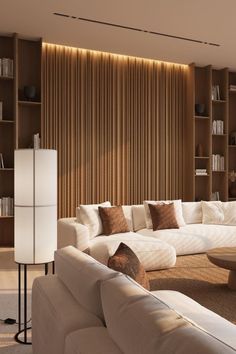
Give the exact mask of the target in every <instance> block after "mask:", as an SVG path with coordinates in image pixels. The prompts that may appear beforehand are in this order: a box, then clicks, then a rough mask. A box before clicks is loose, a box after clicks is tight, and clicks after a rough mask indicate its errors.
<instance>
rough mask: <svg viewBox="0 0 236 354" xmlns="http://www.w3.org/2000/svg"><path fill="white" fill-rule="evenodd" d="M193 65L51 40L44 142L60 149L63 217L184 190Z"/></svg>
mask: <svg viewBox="0 0 236 354" xmlns="http://www.w3.org/2000/svg"><path fill="white" fill-rule="evenodd" d="M187 71H188V67H187V66H184V65H176V64H169V63H163V62H157V61H151V60H144V59H140V58H131V57H125V56H117V55H113V54H107V53H100V52H93V51H85V50H80V49H75V48H70V47H63V46H56V45H51V44H46V43H44V45H43V84H44V89H43V92H44V114H43V122H42V143H43V146H44V147H45V148H55V149H57V150H58V169H59V171H58V172H59V186H58V204H59V205H58V206H59V217H66V216H73V215H75V208H76V206H77V205H79V204H80V203H83V204H88V203H98V202H102V201H105V200H110V201H111V202H112V203H114V204H135V203H142V202H143V200H145V199H170V198H171V199H173V198H181V197H183V126H184V105H185V95H186V79H187Z"/></svg>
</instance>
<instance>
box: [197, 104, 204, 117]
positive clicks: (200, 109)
mask: <svg viewBox="0 0 236 354" xmlns="http://www.w3.org/2000/svg"><path fill="white" fill-rule="evenodd" d="M204 112H205V104H204V103H196V104H195V113H196V114H197V115H199V116H203V115H204Z"/></svg>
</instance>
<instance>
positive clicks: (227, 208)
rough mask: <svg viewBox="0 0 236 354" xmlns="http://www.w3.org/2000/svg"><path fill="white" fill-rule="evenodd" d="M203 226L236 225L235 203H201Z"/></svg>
mask: <svg viewBox="0 0 236 354" xmlns="http://www.w3.org/2000/svg"><path fill="white" fill-rule="evenodd" d="M201 203H202V214H203V217H202V222H203V224H218V225H231V226H234V225H236V202H235V201H232V202H221V201H219V200H218V201H210V202H205V201H202V202H201Z"/></svg>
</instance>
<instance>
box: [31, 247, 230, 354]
mask: <svg viewBox="0 0 236 354" xmlns="http://www.w3.org/2000/svg"><path fill="white" fill-rule="evenodd" d="M55 267H56V275H49V276H43V277H39V278H37V279H36V280H35V281H34V283H33V289H32V339H33V353H34V354H121V353H125V354H156V353H158V354H176V353H178V354H189V353H191V354H200V353H204V354H233V353H236V327H235V325H233V324H232V323H230V322H228V321H227V320H225V319H223V318H222V317H220V316H218V315H216V314H215V313H213V312H211V311H209V310H207V309H206V308H204V307H202V306H201V305H199V304H198V303H196V302H195V301H193V300H192V299H190V298H188V297H187V296H185V295H183V294H181V293H178V292H175V291H154V292H149V291H147V290H145V289H144V288H142V287H141V286H140V285H138V284H137V283H136V282H135V281H134V280H132V279H131V278H129V277H127V276H125V275H123V274H121V273H118V272H115V271H113V270H111V269H109V268H108V267H106V266H104V265H102V264H101V263H99V262H97V261H96V260H94V259H93V258H91V257H90V256H89V255H87V254H85V253H83V252H81V251H79V250H77V249H75V248H74V247H71V246H69V247H66V248H63V249H61V250H58V251H56V253H55Z"/></svg>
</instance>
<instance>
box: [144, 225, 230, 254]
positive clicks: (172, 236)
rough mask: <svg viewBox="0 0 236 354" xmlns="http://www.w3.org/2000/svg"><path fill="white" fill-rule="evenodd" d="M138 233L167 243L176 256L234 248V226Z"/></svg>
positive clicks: (148, 230)
mask: <svg viewBox="0 0 236 354" xmlns="http://www.w3.org/2000/svg"><path fill="white" fill-rule="evenodd" d="M138 233H139V234H141V235H143V236H148V237H151V238H152V239H153V238H156V239H158V240H161V241H165V242H167V243H168V244H169V245H171V246H173V247H174V248H175V250H176V254H177V255H178V256H179V255H186V254H195V253H204V252H206V251H208V250H209V249H211V248H215V247H231V246H232V247H236V226H227V225H205V224H189V225H186V226H183V227H180V228H179V229H167V230H158V231H153V230H150V229H143V230H139V231H138Z"/></svg>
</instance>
